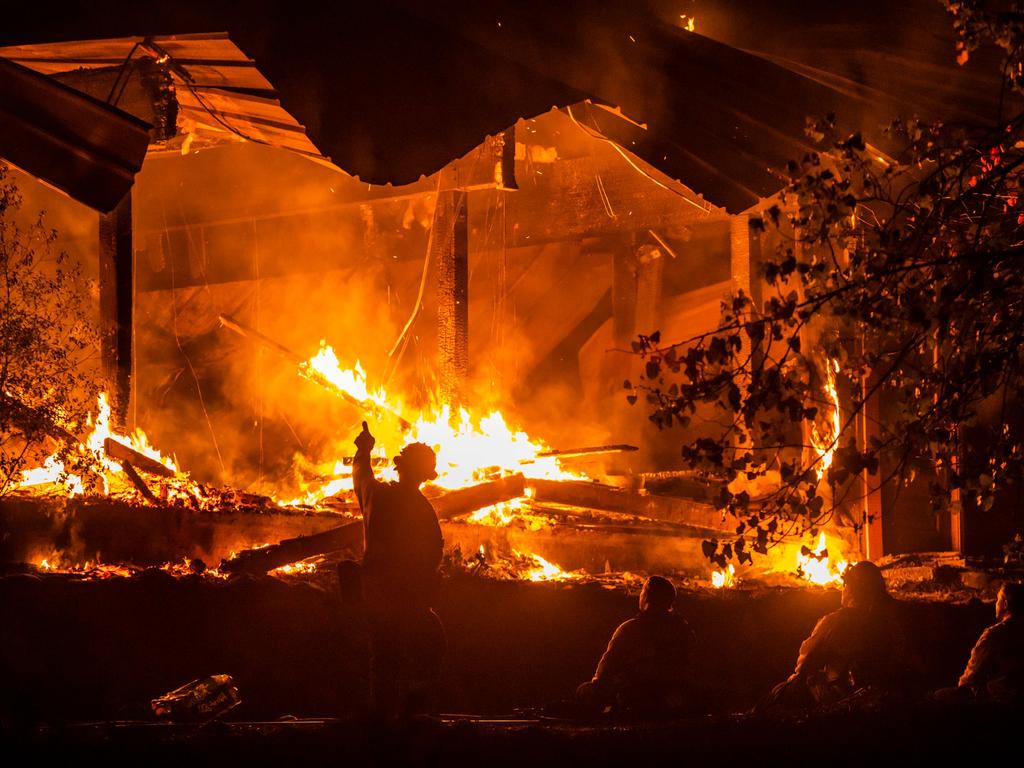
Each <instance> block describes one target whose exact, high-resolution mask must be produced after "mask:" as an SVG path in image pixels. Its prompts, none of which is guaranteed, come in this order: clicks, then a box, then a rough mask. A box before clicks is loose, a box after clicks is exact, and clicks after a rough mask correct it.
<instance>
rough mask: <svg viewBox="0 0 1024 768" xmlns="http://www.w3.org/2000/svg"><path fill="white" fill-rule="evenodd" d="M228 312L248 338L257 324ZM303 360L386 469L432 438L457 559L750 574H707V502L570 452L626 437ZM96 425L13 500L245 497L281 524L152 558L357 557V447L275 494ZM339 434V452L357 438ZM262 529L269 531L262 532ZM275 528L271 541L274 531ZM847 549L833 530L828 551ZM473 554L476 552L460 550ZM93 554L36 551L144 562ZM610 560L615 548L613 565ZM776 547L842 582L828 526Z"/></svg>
mask: <svg viewBox="0 0 1024 768" xmlns="http://www.w3.org/2000/svg"><path fill="white" fill-rule="evenodd" d="M222 319H223V318H222ZM223 320H224V321H225V323H227V324H228V325H229V327H233V328H234V329H235V330H238V331H239V332H241V333H244V334H245V335H246V336H247V337H250V338H253V335H254V334H255V332H254V331H250V330H249V329H246V328H244V326H240V325H238V324H236V323H234V321H231V320H230V319H223ZM255 335H256V337H258V338H257V340H258V341H259V343H260V344H262V345H264V346H266V345H273V346H274V348H275V349H278V351H279V352H281V354H282V355H283V356H286V357H288V358H289V360H291V361H292V362H295V360H296V359H297V356H296V355H294V354H293V353H291V352H290V351H288V350H286V349H285V348H283V347H279V345H276V344H275V343H274V342H272V341H271V340H269V339H266V337H262V336H259V335H258V334H255ZM296 371H297V373H298V374H299V375H301V376H303V377H305V378H307V379H310V380H312V381H314V382H316V383H317V384H319V385H320V386H322V387H324V388H325V389H327V390H329V391H330V392H332V393H333V394H335V395H337V396H339V397H341V398H343V399H344V400H345V401H346V402H348V403H350V404H352V405H353V406H355V407H357V408H358V409H359V410H360V411H362V412H363V413H369V414H371V415H372V417H373V418H376V419H378V420H379V421H378V422H377V424H378V427H377V431H378V434H380V436H381V437H380V440H379V442H378V446H379V449H378V451H377V453H376V454H375V456H374V464H375V467H376V469H375V471H376V473H377V475H378V476H380V477H382V478H384V479H395V477H396V476H395V473H394V468H393V467H391V466H390V465H389V463H388V460H387V456H388V455H395V454H397V453H398V452H399V451H400V450H401V448H402V447H403V446H404V445H406V444H408V443H410V442H423V443H426V444H427V445H430V446H431V447H433V448H434V449H435V451H436V452H437V456H438V461H437V470H438V477H437V479H436V480H434V481H433V482H432V483H431V484H430V485H429V486H427V487H426V488H425V493H426V494H427V495H428V496H429V497H431V501H432V503H433V505H434V507H435V509H436V511H437V514H438V518H439V520H440V521H441V522H442V525H443V526H444V531H445V538H446V540H447V541H448V543H449V547H450V550H451V551H450V556H449V562H450V563H451V564H452V566H453V568H454V570H457V571H462V572H466V573H472V574H480V575H482V574H486V575H488V576H490V577H494V578H515V579H521V580H528V581H565V582H571V581H584V580H590V581H604V582H606V583H617V584H622V583H628V582H630V580H631V578H634V577H633V576H632V572H633V571H641V572H643V571H647V572H653V571H660V572H669V573H675V574H677V575H678V576H680V577H681V578H687V579H696V580H697V583H701V582H702V581H703V580H704V579H707V581H705V582H704V583H708V584H710V585H711V586H713V587H716V588H726V587H734V586H736V585H737V584H739V583H740V582H741V578H740V575H739V574H737V573H736V571H735V569H734V568H733V567H730V568H729V569H728V570H724V571H715V572H714V573H711V574H710V578H709V579H708V578H707V576H706V574H707V573H708V572H707V571H706V570H705V566H704V565H703V559H702V558H701V557H700V556H699V551H700V546H699V542H700V541H701V539H703V538H707V537H713V536H716V535H720V534H721V533H722V532H723V531H725V530H727V526H726V522H725V521H724V520H723V519H722V516H721V514H720V513H719V512H717V511H716V510H715V509H714V507H713V506H712V505H710V504H709V503H707V502H706V500H705V499H703V498H701V499H695V498H690V499H688V498H681V497H677V496H676V497H673V496H661V495H657V494H650V493H647V492H646V491H644V490H643V489H640V490H621V489H618V488H614V487H612V486H608V485H604V484H601V483H598V482H596V481H594V480H593V479H591V478H590V477H589V476H588V475H587V474H586V473H584V472H583V471H581V470H580V469H579V468H578V466H579V465H578V464H576V465H574V464H573V460H574V459H577V458H579V457H586V458H590V457H593V456H595V455H596V456H600V455H602V454H607V453H613V452H622V451H629V450H635V448H633V447H632V446H628V445H606V446H594V447H584V448H579V449H571V450H561V451H559V450H553V449H551V448H550V446H548V445H547V444H545V443H544V442H543V441H541V440H538V439H536V438H532V437H531V436H529V435H528V434H527V433H526V432H524V431H522V430H518V429H515V428H513V427H510V426H509V424H508V422H507V420H506V418H505V416H504V415H503V414H502V413H501V412H500V411H491V412H486V413H482V414H477V413H474V412H473V411H471V410H470V409H467V408H460V409H459V410H458V412H457V413H456V412H454V411H453V410H452V409H451V408H450V407H449V406H447V405H442V406H436V407H427V408H423V409H420V410H419V412H417V413H416V415H415V416H410V415H409V414H410V412H411V410H412V409H411V408H409V407H408V406H406V405H405V404H404V403H403V402H402V400H401V398H399V397H397V396H394V395H392V394H390V393H388V392H387V391H386V390H385V389H384V388H383V387H378V388H376V389H375V388H372V387H371V386H370V385H369V383H368V379H367V376H366V373H365V371H364V369H363V368H362V366H361V365H360V364H359V362H358V361H357V362H356V363H355V364H354V365H353V366H352V367H350V368H345V367H343V366H342V365H341V363H340V361H339V359H338V357H337V354H336V353H335V351H334V350H333V348H332V347H331V346H329V345H327V344H323V343H322V344H321V347H320V349H319V351H318V352H317V353H316V354H315V355H313V356H312V357H311V358H309V359H308V360H298V362H297V363H296ZM836 411H837V413H838V409H836ZM86 428H87V429H88V430H89V431H88V434H87V435H86V436H85V437H84V438H82V439H80V440H79V439H77V438H75V436H74V435H73V434H72V432H71V431H70V430H66V434H65V435H64V437H65V438H66V439H67V440H73V441H74V448H75V451H76V452H77V455H78V456H80V457H82V459H83V461H82V462H81V466H84V467H87V468H88V471H86V472H82V471H74V470H72V469H71V468H69V467H66V466H65V465H64V464H63V463H62V462H61V461H60V459H59V458H58V454H57V453H56V452H55V453H54V454H52V455H51V456H49V457H47V458H46V459H45V460H44V461H42V463H41V465H40V466H39V467H37V468H34V469H30V470H26V471H25V472H24V473H23V475H22V478H21V481H20V483H18V485H17V487H16V489H15V493H14V494H12V497H13V498H23V499H24V498H29V499H33V498H35V499H38V498H40V497H43V498H52V497H55V496H56V497H65V498H67V499H79V500H83V501H87V500H90V499H96V498H99V499H105V500H107V501H118V502H122V503H124V504H126V505H128V507H138V508H140V510H141V508H144V507H148V508H151V509H166V508H174V509H179V510H183V511H184V512H186V513H188V514H194V515H198V516H199V518H197V519H202V518H203V516H204V515H208V514H209V515H210V516H211V519H214V520H216V519H218V518H217V515H216V514H213V513H218V512H220V513H224V512H228V513H232V512H237V511H239V510H240V509H248V510H249V511H251V512H256V513H261V515H265V516H266V517H268V518H272V519H273V521H274V524H272V525H270V527H269V529H268V528H267V527H263V528H261V529H260V533H259V534H257V533H255V532H252V533H250V534H248V535H241V536H236V537H234V538H233V539H232V545H231V547H230V550H231V551H230V553H228V552H227V551H222V550H223V548H222V549H221V550H218V549H217V548H216V547H213V548H209V549H207V550H205V551H204V552H203V555H204V556H205V558H206V560H207V562H211V563H220V564H219V565H218V566H217V567H215V568H207V565H206V562H204V561H203V559H201V558H200V557H198V556H196V553H195V552H194V551H193V552H184V553H183V552H180V551H176V552H169V551H168V552H166V553H165V554H166V558H165V559H164V560H162V561H161V562H149V563H146V564H145V565H148V566H149V567H159V568H161V569H162V570H164V571H166V572H168V573H170V574H173V575H186V574H203V575H204V576H205V577H211V578H223V577H226V576H228V575H230V574H232V573H250V574H266V573H270V574H272V575H275V576H296V575H299V576H301V575H308V574H312V573H316V572H317V570H318V569H321V570H322V569H324V566H325V564H326V563H328V562H330V559H329V558H328V557H327V556H328V555H330V554H331V553H339V552H347V553H349V554H350V555H351V556H356V557H357V556H358V552H359V549H360V545H361V542H362V523H361V522H360V516H359V507H358V503H357V502H356V500H355V497H354V494H353V493H352V458H351V457H350V456H346V455H344V454H342V455H340V456H337V457H336V458H335V459H334V460H329V461H327V462H322V463H320V464H319V465H318V472H316V473H312V476H311V477H309V478H308V479H307V480H305V481H303V484H302V488H301V493H300V494H299V495H298V496H296V497H293V498H287V499H274V498H271V497H265V496H258V495H254V494H246V493H243V492H240V491H237V490H233V489H219V490H217V489H212V488H209V487H207V486H205V485H203V484H201V483H199V482H196V481H195V480H193V479H192V478H191V477H190V476H189V475H188V473H187V472H185V471H183V470H182V469H180V468H179V466H178V464H177V462H176V461H175V459H174V458H172V457H168V456H165V455H164V454H163V453H161V451H159V450H158V449H157V448H155V447H154V446H153V445H152V444H151V442H150V440H149V439H148V438H147V436H146V434H145V433H144V432H143V431H142V430H138V429H137V430H135V431H134V432H133V433H131V434H119V433H117V432H116V431H114V429H113V428H112V426H111V409H110V405H109V402H108V399H107V397H106V396H105V395H100V397H99V400H98V403H97V410H96V413H95V415H94V416H92V417H90V419H89V420H88V423H87V424H86ZM822 442H823V443H824V442H825V441H824V440H823V441H822ZM339 446H340V449H341V450H344V448H345V447H347V442H341V443H339ZM339 452H340V451H339ZM77 466H78V465H76V468H77ZM139 522H140V523H141V522H142V521H141V520H140V521H139ZM143 524H144V523H143ZM227 524H228V525H230V524H231V523H227ZM179 525H180V523H179ZM289 533H291V534H293V535H289ZM153 535H156V531H154V532H153ZM257 535H259V537H260V539H258V540H257V541H253V540H252V539H253V538H255V537H256V536H257ZM274 535H276V539H275V541H276V542H277V543H273V544H271V543H267V542H268V539H271V538H272V537H273V536H274ZM837 547H838V543H837V542H835V541H834V542H833V543H832V548H833V551H836V548H837ZM606 549H610V550H611V551H612V552H617V551H618V550H631V551H632V554H631V555H629V556H625V557H623V556H622V555H621V554H618V553H616V554H609V552H607V551H605V550H606ZM463 551H468V552H473V553H474V554H473V555H472V556H471V557H469V558H462V556H461V552H463ZM99 554H100V552H99V550H97V552H96V556H94V557H91V558H89V557H86V558H85V559H83V558H82V557H81V556H72V555H71V554H70V553H62V552H61V551H60V550H59V549H57V548H54V549H52V550H47V551H46V552H45V553H44V554H43V555H42V556H40V555H39V554H36V555H35V556H34V558H33V562H36V563H37V564H38V566H39V570H40V571H41V572H54V571H60V572H64V573H70V574H74V575H78V576H82V577H86V578H106V577H110V576H132V575H135V574H137V573H138V572H140V571H141V570H143V566H141V565H134V564H126V563H119V564H113V565H109V564H101V563H100V557H99ZM151 559H152V558H151ZM612 560H615V561H616V563H615V566H614V567H613V565H612ZM769 560H770V563H771V565H770V567H769V569H768V570H776V571H780V572H789V573H792V572H793V570H794V568H795V569H796V571H795V572H796V574H797V575H798V576H799V577H801V578H803V579H805V580H807V581H809V582H812V583H816V584H836V583H839V582H840V581H841V573H842V570H843V567H844V566H845V563H839V564H838V565H831V564H830V560H829V555H828V551H827V549H826V541H825V534H824V533H822V534H821V538H820V540H819V542H818V546H817V547H816V548H814V549H813V550H812V549H810V548H808V547H803V548H802V550H801V551H800V552H799V553H797V554H796V555H795V556H793V555H792V553H791V552H790V551H789V549H787V548H782V549H780V551H779V553H778V554H777V555H773V556H772V557H770V558H769ZM335 561H336V559H335ZM747 570H750V569H747ZM759 571H760V569H759ZM759 571H758V572H759ZM635 578H639V577H635Z"/></svg>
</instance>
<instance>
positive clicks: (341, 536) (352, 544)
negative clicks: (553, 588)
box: [220, 475, 526, 574]
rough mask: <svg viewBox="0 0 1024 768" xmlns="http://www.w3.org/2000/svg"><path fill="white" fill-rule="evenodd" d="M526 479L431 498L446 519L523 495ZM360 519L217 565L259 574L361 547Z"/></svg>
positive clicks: (515, 478)
mask: <svg viewBox="0 0 1024 768" xmlns="http://www.w3.org/2000/svg"><path fill="white" fill-rule="evenodd" d="M525 492H526V481H525V479H524V478H523V476H522V475H511V476H509V477H503V478H501V479H499V480H491V481H490V482H486V483H479V484H478V485H473V486H470V487H468V488H459V489H458V490H455V491H449V492H448V493H445V494H444V495H442V496H438V497H436V498H434V499H431V504H433V505H434V511H435V512H437V517H438V519H439V520H449V519H451V518H453V517H458V516H459V515H465V514H468V513H470V512H473V511H474V510H477V509H480V508H482V507H489V506H490V505H491V504H497V503H499V502H502V501H508V500H510V499H514V498H517V497H519V496H522V495H523V494H524V493H525ZM362 540H363V523H362V521H361V520H357V521H354V522H350V523H346V524H345V525H342V526H339V527H337V528H331V529H330V530H327V531H324V532H323V533H317V534H314V535H312V536H297V537H295V538H293V539H285V540H284V541H281V542H279V543H277V544H271V545H270V546H269V547H262V548H261V549H248V550H246V551H244V552H241V553H240V554H238V555H236V556H235V557H234V558H232V559H230V560H225V561H223V562H222V563H221V565H220V570H221V571H226V572H228V573H251V574H259V573H266V572H267V571H272V570H274V569H275V568H280V567H281V566H282V565H288V564H289V563H294V562H297V561H299V560H305V559H306V558H307V557H313V556H314V555H322V554H324V553H326V552H337V551H339V550H343V549H361V548H362Z"/></svg>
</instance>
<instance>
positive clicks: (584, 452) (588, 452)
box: [537, 443, 640, 459]
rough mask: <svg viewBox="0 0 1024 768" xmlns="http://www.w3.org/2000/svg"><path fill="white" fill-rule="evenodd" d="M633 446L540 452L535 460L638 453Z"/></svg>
mask: <svg viewBox="0 0 1024 768" xmlns="http://www.w3.org/2000/svg"><path fill="white" fill-rule="evenodd" d="M639 450H640V449H639V448H637V447H636V446H635V445H627V444H626V443H616V444H615V445H591V446H588V447H586V448H559V449H553V450H550V451H541V452H540V453H538V454H537V458H544V457H547V456H557V457H558V458H560V459H571V458H573V457H574V456H599V455H601V454H603V453H632V452H633V451H639Z"/></svg>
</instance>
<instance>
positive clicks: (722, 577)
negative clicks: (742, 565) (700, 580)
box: [711, 563, 738, 589]
mask: <svg viewBox="0 0 1024 768" xmlns="http://www.w3.org/2000/svg"><path fill="white" fill-rule="evenodd" d="M737 581H738V579H737V578H736V567H735V566H734V565H733V564H732V563H729V565H728V567H726V568H725V569H724V570H721V571H712V573H711V586H712V587H714V588H715V589H726V588H729V587H735V586H736V583H737Z"/></svg>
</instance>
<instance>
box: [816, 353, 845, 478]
mask: <svg viewBox="0 0 1024 768" xmlns="http://www.w3.org/2000/svg"><path fill="white" fill-rule="evenodd" d="M837 373H839V361H838V360H833V359H831V358H830V359H829V360H828V362H827V363H826V365H825V394H826V395H827V396H828V399H829V402H830V404H831V410H832V418H831V420H830V423H829V429H828V430H827V431H826V433H825V434H821V432H819V430H818V425H817V424H816V423H812V424H811V443H812V444H813V445H814V448H815V450H816V451H817V452H818V457H819V459H818V468H817V472H818V479H819V480H821V478H823V477H824V476H825V473H826V472H827V471H828V468H829V467H831V466H832V458H833V456H834V455H835V452H836V447H835V443H836V439H837V438H838V437H839V432H840V431H841V430H842V428H843V427H842V417H841V413H840V409H839V392H838V391H837V390H836V374H837Z"/></svg>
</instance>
